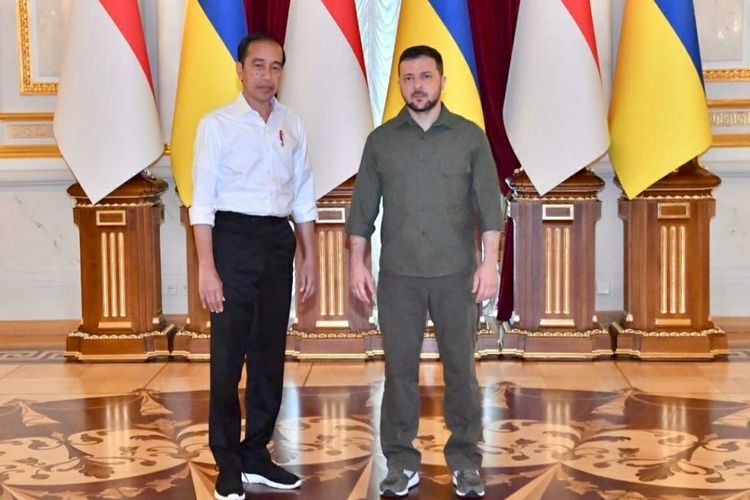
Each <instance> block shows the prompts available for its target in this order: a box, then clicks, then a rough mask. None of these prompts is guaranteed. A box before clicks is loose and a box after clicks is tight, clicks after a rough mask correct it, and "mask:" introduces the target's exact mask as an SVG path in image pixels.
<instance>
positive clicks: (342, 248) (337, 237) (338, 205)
mask: <svg viewBox="0 0 750 500" xmlns="http://www.w3.org/2000/svg"><path fill="white" fill-rule="evenodd" d="M353 188H354V179H353V178H352V179H349V180H348V181H346V182H344V183H343V184H342V185H340V186H339V187H337V188H336V189H334V190H333V191H331V192H330V193H328V194H327V195H325V196H324V197H323V198H321V199H320V200H318V219H317V220H316V221H315V236H316V238H317V250H318V256H317V257H318V262H317V265H318V288H317V292H316V293H315V295H314V296H313V297H311V298H310V299H308V301H307V302H305V303H304V304H303V303H300V302H299V300H297V302H296V304H295V306H296V314H297V317H296V318H295V322H294V325H293V326H292V330H291V332H290V333H289V336H288V337H287V355H289V356H291V357H294V358H296V359H312V358H315V359H368V358H371V357H373V356H378V355H382V353H383V348H382V341H381V338H380V334H378V332H377V331H376V330H375V326H374V325H373V324H372V322H371V320H370V315H371V313H372V310H371V308H370V307H367V306H366V305H365V304H363V303H362V302H360V301H359V300H357V298H356V297H354V295H353V294H352V293H351V291H350V289H349V248H348V245H347V236H346V232H345V228H344V225H345V223H346V218H347V216H348V213H349V207H350V205H351V199H352V190H353ZM298 258H299V256H298ZM367 263H368V265H369V264H370V261H369V256H368V259H367ZM295 297H296V295H295Z"/></svg>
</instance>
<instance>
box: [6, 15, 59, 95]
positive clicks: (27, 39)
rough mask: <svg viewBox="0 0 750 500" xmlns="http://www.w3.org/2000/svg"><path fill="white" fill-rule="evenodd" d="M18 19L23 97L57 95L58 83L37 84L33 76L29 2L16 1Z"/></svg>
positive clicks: (19, 60) (19, 59)
mask: <svg viewBox="0 0 750 500" xmlns="http://www.w3.org/2000/svg"><path fill="white" fill-rule="evenodd" d="M16 8H17V14H18V15H17V19H18V50H19V54H18V62H19V66H20V68H19V70H20V71H19V74H20V76H21V95H31V94H56V93H57V83H52V82H49V83H47V82H35V81H33V78H32V76H31V18H30V16H29V2H28V0H16Z"/></svg>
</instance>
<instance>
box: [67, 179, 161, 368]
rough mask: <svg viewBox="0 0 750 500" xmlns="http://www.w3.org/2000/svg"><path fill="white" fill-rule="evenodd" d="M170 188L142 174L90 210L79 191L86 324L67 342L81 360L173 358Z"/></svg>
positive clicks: (75, 192)
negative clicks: (164, 277)
mask: <svg viewBox="0 0 750 500" xmlns="http://www.w3.org/2000/svg"><path fill="white" fill-rule="evenodd" d="M166 188H167V183H166V182H164V181H163V180H161V179H156V178H154V177H146V176H142V175H138V176H136V177H133V178H132V179H130V180H129V181H128V182H126V183H125V184H123V185H122V186H120V187H119V188H117V189H116V190H115V191H114V192H113V193H112V194H110V195H109V196H107V197H106V198H104V200H102V201H101V202H99V203H97V204H95V205H92V204H91V202H90V201H89V199H88V198H87V197H86V194H85V193H84V192H83V189H82V188H81V186H80V185H79V184H73V185H72V186H70V187H69V188H68V194H70V196H72V197H73V198H75V200H76V205H75V207H74V209H73V218H74V221H75V223H76V225H77V226H78V231H79V234H80V252H81V304H82V309H83V318H82V319H83V322H82V323H81V326H80V327H79V328H78V331H76V332H74V333H71V334H70V335H69V336H68V338H67V341H66V352H65V356H66V357H67V358H68V359H74V360H79V361H144V360H148V359H152V358H154V357H157V356H167V355H168V354H169V347H168V344H169V342H168V334H169V332H170V331H171V330H172V325H169V326H168V325H166V324H165V321H164V319H163V317H162V306H161V260H160V244H159V225H160V224H161V222H162V220H163V217H164V206H163V205H162V203H161V198H160V195H161V193H163V192H164V190H166Z"/></svg>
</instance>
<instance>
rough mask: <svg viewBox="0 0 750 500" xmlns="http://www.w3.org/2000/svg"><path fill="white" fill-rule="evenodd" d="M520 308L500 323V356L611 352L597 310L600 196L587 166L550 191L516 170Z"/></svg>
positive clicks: (513, 209)
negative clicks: (542, 191)
mask: <svg viewBox="0 0 750 500" xmlns="http://www.w3.org/2000/svg"><path fill="white" fill-rule="evenodd" d="M510 186H511V188H512V191H513V193H512V197H511V203H510V206H511V216H512V217H513V220H514V222H515V234H514V238H515V239H514V242H515V249H514V256H515V279H514V283H515V289H514V313H513V317H512V318H511V321H510V323H504V324H503V325H501V353H502V354H503V355H508V356H516V357H520V358H524V359H594V358H599V357H607V356H611V355H612V347H611V344H610V338H609V335H608V334H607V332H606V330H603V329H602V328H601V326H600V325H599V321H598V319H597V317H596V314H595V309H594V308H595V298H596V297H595V288H594V287H595V277H594V276H595V275H594V272H595V227H596V222H597V221H598V220H599V217H600V215H601V202H600V201H599V199H598V198H597V193H598V192H599V191H601V189H602V187H603V186H604V181H602V180H601V179H600V178H599V177H598V176H596V175H595V174H594V173H592V172H590V171H589V170H587V169H584V170H581V171H580V172H578V173H577V174H575V175H574V176H572V177H571V178H569V179H568V180H566V181H565V182H563V183H562V184H561V185H559V186H558V187H556V188H555V189H553V190H552V191H550V192H549V193H547V194H545V195H544V196H541V195H539V193H538V192H537V191H536V189H534V186H533V185H532V184H531V181H530V180H529V177H528V176H527V175H526V173H525V172H524V171H523V170H518V171H516V172H515V174H514V175H513V177H512V179H511V181H510Z"/></svg>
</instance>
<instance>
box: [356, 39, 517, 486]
mask: <svg viewBox="0 0 750 500" xmlns="http://www.w3.org/2000/svg"><path fill="white" fill-rule="evenodd" d="M399 84H400V87H401V94H402V96H403V98H404V101H405V102H406V106H405V107H404V108H403V109H402V110H401V112H400V113H399V114H398V116H396V117H395V118H393V119H392V120H390V121H388V122H386V123H384V124H383V125H382V126H380V127H378V128H377V129H376V130H374V131H373V132H372V133H371V134H370V136H369V137H368V138H367V143H366V144H365V149H364V152H363V155H362V163H361V165H360V169H359V173H358V174H357V181H356V184H355V188H354V195H353V198H352V205H351V210H350V214H349V219H348V221H347V224H346V231H347V233H348V234H349V235H350V245H351V271H350V279H351V287H352V292H353V293H354V295H355V296H356V297H357V298H358V299H359V300H361V301H363V302H365V303H367V304H370V303H371V300H372V295H373V294H374V293H375V286H374V282H373V279H372V274H371V272H370V270H369V269H368V268H367V266H366V265H365V249H366V246H367V243H368V241H369V238H370V236H371V235H372V233H373V231H374V221H375V219H376V217H377V215H378V211H379V206H380V201H381V198H382V201H383V222H382V228H381V241H382V246H381V258H380V278H379V280H378V291H377V297H378V311H379V313H378V315H379V319H380V328H381V330H382V332H383V346H384V350H385V365H386V368H385V371H386V373H385V392H384V394H383V403H382V410H381V422H380V437H381V444H382V448H383V453H384V454H385V456H386V459H387V461H388V474H387V476H386V478H385V479H384V480H383V482H382V483H381V484H380V493H381V495H383V496H404V495H406V494H408V490H409V488H411V487H413V486H416V485H417V484H418V482H419V476H418V474H417V470H418V468H419V463H420V459H421V455H420V453H419V451H417V450H416V449H415V448H414V446H413V445H412V441H413V440H414V438H415V437H416V434H417V428H418V422H419V355H420V352H421V346H422V339H423V336H424V328H425V322H426V319H427V313H428V312H429V314H430V317H431V318H432V320H433V322H434V323H435V332H436V337H437V341H438V348H439V351H440V357H441V359H442V362H443V367H444V378H445V406H444V414H445V421H446V424H447V426H448V428H449V429H450V431H451V437H450V439H449V440H448V442H447V443H446V446H445V458H446V461H447V463H448V466H449V467H450V468H451V470H452V471H453V483H454V485H455V486H456V493H457V494H458V495H459V496H467V497H480V496H483V495H484V484H483V483H482V480H481V478H480V476H479V468H480V466H481V462H482V456H481V454H480V452H479V450H478V448H477V443H478V441H479V440H480V439H481V436H482V407H481V397H480V393H479V386H478V384H477V380H476V374H475V371H474V348H475V330H476V324H477V314H478V304H480V303H481V302H483V301H484V300H486V299H488V298H491V297H494V296H495V294H496V292H497V285H498V276H497V257H498V246H499V240H500V228H501V225H502V219H503V217H504V206H505V204H504V199H503V198H502V196H501V194H500V189H499V183H498V178H497V172H496V169H495V164H494V162H493V160H492V154H491V151H490V147H489V143H488V141H487V137H486V136H485V134H484V132H483V131H482V130H481V129H480V128H479V127H478V126H477V125H476V124H474V123H472V122H470V121H469V120H466V119H465V118H463V117H461V116H459V115H456V114H453V113H451V112H450V111H449V110H448V109H447V108H446V107H445V105H443V104H442V103H441V102H440V93H441V91H442V89H443V86H444V85H445V76H443V64H442V57H441V56H440V53H438V52H437V51H436V50H435V49H433V48H431V47H426V46H416V47H410V48H408V49H406V50H405V51H404V52H403V53H402V54H401V57H400V58H399ZM476 230H478V231H479V232H480V233H481V235H482V244H483V247H484V251H483V260H482V262H481V263H480V264H479V265H477V252H476V245H475V231H476Z"/></svg>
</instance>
